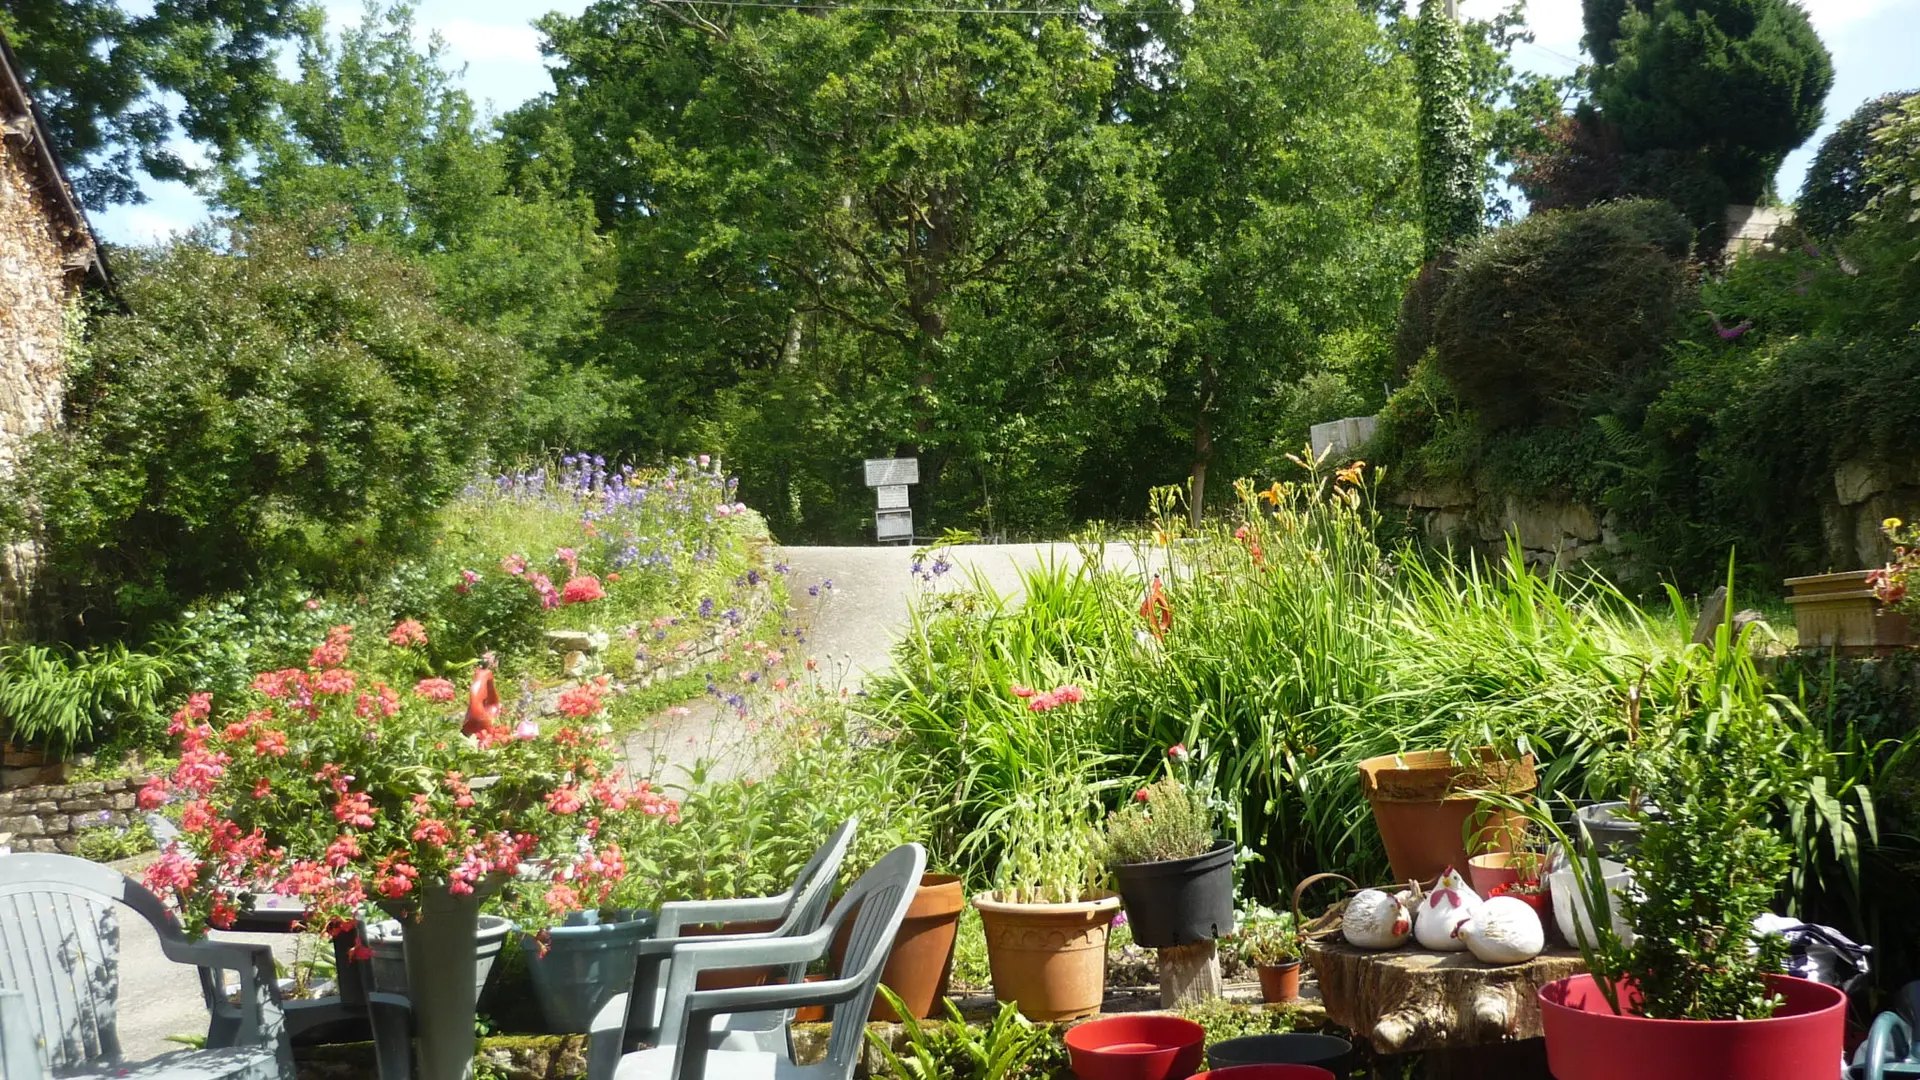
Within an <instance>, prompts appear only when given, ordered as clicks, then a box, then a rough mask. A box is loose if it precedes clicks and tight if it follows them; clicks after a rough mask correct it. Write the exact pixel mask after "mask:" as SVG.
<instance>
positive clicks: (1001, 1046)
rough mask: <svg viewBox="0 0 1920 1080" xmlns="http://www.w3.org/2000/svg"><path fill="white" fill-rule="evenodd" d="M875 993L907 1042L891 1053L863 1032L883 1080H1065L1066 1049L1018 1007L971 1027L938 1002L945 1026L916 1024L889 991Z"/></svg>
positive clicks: (885, 1043)
mask: <svg viewBox="0 0 1920 1080" xmlns="http://www.w3.org/2000/svg"><path fill="white" fill-rule="evenodd" d="M879 992H880V995H881V996H882V997H883V998H885V999H886V1002H887V1004H889V1005H891V1006H893V1011H894V1014H895V1015H897V1016H900V1017H902V1018H903V1019H902V1027H901V1033H902V1034H903V1035H905V1036H906V1040H907V1045H906V1049H905V1050H904V1051H897V1050H895V1049H894V1048H893V1044H892V1042H891V1041H890V1040H888V1039H887V1038H885V1037H883V1036H882V1035H881V1034H880V1033H879V1032H878V1031H875V1030H873V1029H872V1028H869V1029H868V1030H867V1042H868V1043H869V1044H870V1045H871V1046H872V1047H873V1049H874V1050H875V1051H877V1052H878V1053H879V1055H880V1058H881V1060H882V1061H883V1062H885V1064H886V1074H885V1075H886V1076H887V1078H888V1080H1051V1078H1053V1077H1056V1076H1067V1075H1071V1074H1070V1073H1068V1072H1067V1070H1066V1064H1067V1054H1066V1047H1065V1046H1064V1045H1063V1044H1062V1043H1061V1042H1060V1040H1059V1039H1058V1038H1056V1037H1055V1035H1054V1033H1053V1030H1052V1029H1051V1028H1046V1027H1041V1026H1040V1025H1038V1024H1035V1023H1034V1022H1033V1021H1031V1020H1028V1019H1027V1018H1026V1017H1024V1016H1021V1015H1020V1006H1019V1003H1018V1002H1013V1001H1008V1002H1004V1003H1003V1004H1001V1006H1000V1011H999V1012H997V1013H995V1014H994V1017H993V1020H992V1021H991V1022H989V1023H987V1024H986V1025H984V1026H980V1027H975V1026H974V1025H971V1024H969V1023H967V1021H966V1018H965V1017H963V1016H961V1015H960V1008H959V1006H957V1005H955V1004H954V1003H953V1002H952V1001H943V1004H944V1005H945V1006H946V1009H947V1018H946V1019H945V1020H921V1019H919V1018H918V1017H916V1016H914V1015H913V1011H912V1010H911V1009H908V1008H907V1007H906V1005H905V1004H903V1003H902V1002H901V1000H900V997H899V995H897V994H895V993H894V992H893V991H892V990H890V989H888V988H887V987H885V986H882V987H880V991H879Z"/></svg>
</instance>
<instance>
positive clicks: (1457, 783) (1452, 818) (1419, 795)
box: [1359, 746, 1537, 883]
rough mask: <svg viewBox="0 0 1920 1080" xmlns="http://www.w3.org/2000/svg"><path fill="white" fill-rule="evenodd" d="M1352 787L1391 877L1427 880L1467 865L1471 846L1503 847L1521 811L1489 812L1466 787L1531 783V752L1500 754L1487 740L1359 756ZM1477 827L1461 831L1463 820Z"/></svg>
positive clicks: (1520, 787) (1519, 787) (1521, 787)
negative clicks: (1454, 748)
mask: <svg viewBox="0 0 1920 1080" xmlns="http://www.w3.org/2000/svg"><path fill="white" fill-rule="evenodd" d="M1359 768H1360V791H1361V793H1362V794H1364V795H1365V796H1366V799H1367V804H1368V805H1369V806H1370V807H1372V809H1373V821H1374V825H1375V827H1377V828H1378V829H1379V830H1380V841H1381V843H1382V844H1384V845H1385V847H1386V849H1387V862H1388V863H1389V864H1390V865H1391V866H1392V868H1393V876H1394V879H1395V880H1397V881H1419V882H1422V883H1425V882H1431V881H1433V880H1434V879H1435V878H1437V877H1439V876H1440V874H1441V872H1442V871H1444V870H1446V868H1447V867H1449V866H1467V865H1469V864H1468V861H1467V856H1468V847H1469V840H1470V839H1471V841H1472V846H1473V847H1474V848H1475V849H1504V848H1505V847H1507V846H1509V844H1510V843H1511V841H1512V840H1513V839H1514V837H1515V835H1516V834H1517V833H1518V832H1519V831H1520V829H1521V825H1520V819H1521V817H1522V815H1520V814H1518V813H1514V812H1512V811H1508V810H1505V809H1497V810H1495V811H1494V812H1493V813H1492V815H1491V816H1488V815H1487V812H1486V811H1485V810H1484V809H1483V807H1482V803H1481V800H1480V799H1479V798H1478V797H1477V796H1476V795H1474V794H1472V792H1474V791H1476V790H1490V791H1494V792H1498V793H1500V794H1503V795H1522V794H1524V793H1526V792H1529V791H1532V790H1533V788H1534V785H1535V783H1536V782H1537V781H1536V777H1535V775H1534V771H1533V755H1532V754H1521V755H1518V756H1507V755H1505V754H1502V753H1501V752H1500V751H1499V750H1497V749H1495V748H1493V747H1489V746H1479V747H1471V748H1467V749H1466V750H1464V751H1462V752H1460V753H1458V754H1456V753H1454V752H1451V751H1447V750H1413V751H1407V752H1405V753H1399V754H1383V755H1381V756H1379V757H1371V758H1368V759H1366V760H1365V761H1362V762H1361V763H1360V766H1359ZM1475 820H1477V821H1478V822H1479V824H1477V826H1476V827H1477V829H1478V835H1476V836H1473V837H1471V838H1469V837H1468V835H1467V834H1468V832H1469V831H1470V830H1469V829H1468V825H1469V823H1470V821H1475Z"/></svg>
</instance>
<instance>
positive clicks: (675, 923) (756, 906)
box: [653, 889, 793, 938]
mask: <svg viewBox="0 0 1920 1080" xmlns="http://www.w3.org/2000/svg"><path fill="white" fill-rule="evenodd" d="M792 900H793V890H791V889H789V890H787V891H786V892H783V893H781V894H779V895H778V896H744V897H737V898H734V899H728V900H675V901H673V902H671V903H666V904H661V905H660V913H659V915H658V916H657V917H656V922H655V924H654V932H653V936H654V937H656V938H672V937H679V936H680V929H681V927H685V926H698V925H700V924H701V923H722V922H740V921H744V920H760V919H777V918H780V917H781V916H782V915H785V914H786V912H787V904H789V903H790V902H792Z"/></svg>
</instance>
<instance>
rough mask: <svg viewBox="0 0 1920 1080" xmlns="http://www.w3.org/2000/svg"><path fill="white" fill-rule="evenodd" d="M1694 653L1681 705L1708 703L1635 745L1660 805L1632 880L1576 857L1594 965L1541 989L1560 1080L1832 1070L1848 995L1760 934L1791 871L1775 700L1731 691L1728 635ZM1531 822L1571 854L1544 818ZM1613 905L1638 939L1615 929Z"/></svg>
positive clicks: (1590, 855)
mask: <svg viewBox="0 0 1920 1080" xmlns="http://www.w3.org/2000/svg"><path fill="white" fill-rule="evenodd" d="M1699 655H1700V656H1702V657H1711V658H1712V660H1713V661H1714V662H1713V663H1711V664H1703V665H1701V667H1700V670H1702V671H1705V672H1706V673H1707V674H1706V676H1705V677H1704V678H1702V679H1700V680H1699V685H1697V686H1691V687H1688V688H1687V689H1688V691H1689V692H1688V693H1687V694H1686V695H1684V696H1681V697H1679V698H1678V700H1680V701H1683V702H1688V701H1695V702H1702V703H1704V705H1703V707H1702V708H1701V709H1699V710H1690V709H1689V708H1688V707H1687V706H1684V705H1683V706H1680V707H1678V708H1676V709H1675V710H1674V711H1675V713H1676V715H1673V716H1669V717H1665V718H1661V719H1660V722H1659V724H1658V730H1657V731H1654V732H1651V733H1649V734H1650V737H1648V738H1644V739H1640V740H1638V746H1637V747H1636V748H1635V752H1636V753H1638V754H1639V755H1641V756H1643V757H1644V758H1646V759H1648V760H1649V761H1650V764H1649V765H1648V767H1647V770H1646V773H1645V775H1647V776H1648V777H1650V778H1652V779H1651V780H1650V783H1649V784H1648V786H1647V788H1646V793H1647V794H1648V795H1649V796H1650V797H1651V798H1652V799H1654V800H1656V801H1657V802H1658V803H1659V805H1660V806H1661V807H1662V808H1663V814H1662V816H1661V817H1659V818H1652V817H1650V816H1648V815H1646V814H1645V812H1644V811H1642V812H1641V814H1640V815H1639V816H1640V821H1639V824H1640V826H1641V835H1640V845H1639V848H1638V850H1637V851H1634V852H1631V853H1628V854H1627V855H1626V856H1625V860H1626V867H1627V870H1628V871H1630V872H1631V874H1632V883H1631V885H1630V886H1629V887H1627V888H1626V889H1624V890H1620V889H1616V888H1614V887H1613V886H1612V885H1611V884H1610V883H1609V880H1608V878H1609V875H1608V873H1607V872H1606V870H1605V867H1604V864H1603V861H1602V859H1601V858H1600V856H1599V854H1598V853H1597V852H1595V851H1591V850H1590V851H1588V852H1586V853H1585V854H1584V855H1579V856H1576V857H1575V858H1574V859H1573V860H1572V862H1571V866H1570V867H1569V869H1570V870H1571V871H1572V873H1571V878H1572V879H1573V887H1575V888H1577V889H1578V890H1579V898H1580V900H1581V901H1582V903H1583V904H1584V905H1585V906H1586V908H1587V909H1588V910H1589V911H1590V912H1592V913H1593V918H1592V926H1593V928H1594V932H1593V933H1592V934H1591V935H1589V934H1587V933H1586V932H1584V928H1583V927H1581V926H1580V925H1578V924H1576V926H1575V930H1576V934H1575V938H1576V941H1575V944H1577V945H1578V946H1579V947H1580V950H1581V952H1582V954H1583V956H1584V957H1585V959H1586V962H1587V967H1588V970H1589V972H1590V974H1586V975H1579V976H1575V977H1573V978H1568V979H1562V980H1560V981H1558V982H1554V983H1550V984H1548V985H1547V986H1544V987H1542V988H1541V989H1540V992H1539V1000H1540V1009H1541V1022H1542V1027H1543V1029H1544V1031H1545V1034H1546V1042H1547V1059H1548V1067H1549V1069H1550V1070H1551V1071H1552V1072H1553V1074H1554V1075H1555V1076H1557V1077H1559V1078H1560V1080H1599V1078H1601V1077H1621V1076H1632V1077H1636V1078H1646V1080H1669V1078H1671V1080H1679V1078H1681V1077H1698V1076H1739V1077H1742V1078H1743V1080H1798V1078H1802V1077H1805V1078H1813V1077H1819V1078H1821V1080H1825V1078H1827V1077H1831V1076H1833V1075H1834V1074H1835V1072H1836V1071H1837V1068H1838V1065H1837V1062H1838V1061H1839V1060H1840V1056H1841V1045H1842V1040H1843V1035H1844V1027H1845V1011H1846V997H1845V995H1844V994H1843V993H1841V992H1840V991H1839V990H1838V989H1836V988H1833V987H1829V986H1823V985H1820V984H1817V983H1812V982H1807V981H1804V980H1800V979H1792V978H1788V977H1786V976H1784V975H1782V974H1780V971H1781V965H1782V961H1783V959H1784V954H1785V952H1786V946H1785V942H1784V939H1782V938H1779V937H1760V936H1756V935H1755V933H1754V931H1753V929H1752V927H1753V923H1754V919H1755V918H1756V917H1757V916H1759V915H1761V914H1763V913H1765V912H1766V911H1767V908H1768V904H1769V903H1770V902H1771V901H1772V899H1773V897H1774V896H1775V895H1776V893H1777V891H1778V890H1779V889H1780V888H1781V886H1782V885H1783V884H1784V883H1785V881H1786V879H1787V876H1788V873H1789V871H1790V868H1791V867H1790V863H1791V848H1790V846H1789V845H1788V844H1787V843H1786V842H1785V841H1784V840H1783V839H1782V838H1781V837H1780V836H1779V835H1778V833H1777V832H1776V831H1775V830H1774V827H1773V824H1772V814H1773V803H1772V800H1773V799H1774V797H1775V796H1776V795H1778V794H1779V793H1780V788H1779V787H1778V786H1777V785H1776V783H1775V782H1774V781H1775V777H1776V776H1778V775H1779V774H1778V771H1777V770H1778V768H1779V754H1778V745H1779V743H1778V733H1779V730H1780V727H1779V724H1778V715H1777V713H1776V712H1775V709H1776V706H1775V705H1774V704H1773V703H1772V702H1770V701H1768V700H1767V699H1766V698H1765V696H1764V695H1763V694H1743V693H1740V692H1738V688H1732V692H1728V691H1729V688H1728V686H1727V682H1726V680H1727V679H1728V678H1729V675H1728V674H1727V673H1728V672H1734V673H1735V675H1734V676H1732V677H1739V676H1738V671H1739V668H1740V664H1739V663H1737V662H1722V661H1723V660H1728V661H1737V660H1738V659H1739V658H1737V657H1729V656H1728V655H1727V646H1726V639H1725V636H1724V635H1723V636H1722V638H1721V639H1720V641H1719V642H1717V643H1716V646H1715V647H1714V649H1713V650H1712V651H1711V652H1707V651H1705V650H1701V651H1700V653H1699ZM1507 802H1508V804H1509V805H1510V806H1512V807H1514V808H1516V809H1523V808H1524V807H1523V806H1521V804H1520V803H1519V802H1518V801H1517V800H1513V799H1511V798H1509V799H1507ZM1534 817H1535V820H1536V821H1537V822H1540V823H1542V824H1543V825H1545V826H1546V827H1548V828H1549V829H1551V830H1552V831H1553V832H1555V833H1556V834H1558V835H1559V837H1560V839H1561V842H1562V844H1563V845H1564V846H1565V848H1566V850H1568V851H1573V850H1575V849H1574V847H1573V845H1572V844H1571V843H1570V842H1569V841H1568V838H1567V837H1566V836H1565V834H1564V833H1560V832H1559V830H1558V829H1557V828H1555V827H1553V825H1552V823H1551V821H1550V820H1548V819H1547V817H1546V815H1545V814H1544V813H1542V812H1539V811H1537V810H1536V811H1534ZM1616 902H1618V903H1619V904H1620V905H1621V906H1623V907H1624V908H1625V912H1626V919H1625V920H1624V921H1625V922H1627V923H1629V924H1630V925H1631V933H1630V934H1624V933H1622V932H1621V931H1620V930H1619V929H1617V928H1616V927H1617V924H1616V922H1615V919H1614V918H1613V910H1612V909H1613V907H1614V905H1615V903H1616Z"/></svg>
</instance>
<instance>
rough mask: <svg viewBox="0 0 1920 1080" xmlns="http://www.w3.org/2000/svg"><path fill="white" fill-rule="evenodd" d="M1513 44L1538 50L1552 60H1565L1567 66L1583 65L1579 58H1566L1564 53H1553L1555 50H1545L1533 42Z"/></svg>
mask: <svg viewBox="0 0 1920 1080" xmlns="http://www.w3.org/2000/svg"><path fill="white" fill-rule="evenodd" d="M1514 44H1516V45H1525V46H1526V47H1527V48H1529V49H1538V50H1540V51H1541V52H1543V53H1546V54H1547V55H1548V56H1551V57H1554V58H1556V59H1560V60H1565V61H1566V62H1567V63H1569V64H1572V65H1574V66H1575V67H1578V66H1580V64H1582V63H1584V61H1582V60H1581V59H1580V58H1579V57H1577V56H1568V55H1567V54H1566V53H1563V52H1557V51H1555V50H1553V49H1549V48H1547V47H1546V46H1545V45H1539V44H1536V43H1534V42H1531V41H1516V42H1514Z"/></svg>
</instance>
